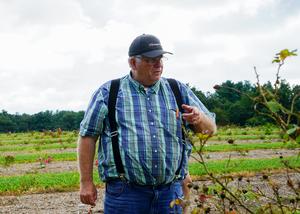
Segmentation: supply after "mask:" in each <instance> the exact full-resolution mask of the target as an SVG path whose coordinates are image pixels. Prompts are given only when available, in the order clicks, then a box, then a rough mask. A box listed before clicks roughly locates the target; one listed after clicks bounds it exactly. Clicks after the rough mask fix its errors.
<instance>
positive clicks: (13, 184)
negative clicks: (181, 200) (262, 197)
mask: <svg viewBox="0 0 300 214" xmlns="http://www.w3.org/2000/svg"><path fill="white" fill-rule="evenodd" d="M77 137H78V133H77V132H62V133H57V132H30V133H2V134H0V154H1V155H0V167H1V168H0V169H1V171H0V172H1V174H0V194H1V195H10V194H24V193H28V192H53V191H54V192H55V191H59V192H60V191H70V190H75V189H78V186H79V175H78V172H77V170H76V169H74V167H73V170H71V171H70V170H68V169H66V170H65V171H63V172H61V171H55V169H52V171H50V170H49V171H47V170H48V169H49V168H50V166H51V165H53V164H60V165H62V166H63V165H64V163H65V162H66V161H69V162H68V163H69V164H70V161H71V163H73V165H76V160H77V154H76V146H77V142H76V141H77ZM229 139H231V140H233V142H234V143H228V140H229ZM197 148H198V147H197V146H196V148H194V152H195V149H197ZM298 148H300V145H299V144H292V143H286V142H284V141H283V139H282V137H281V134H280V131H279V130H278V129H276V128H272V127H246V128H240V127H222V128H219V130H218V134H217V135H215V136H213V137H212V138H211V139H209V141H208V142H207V143H206V145H205V147H204V150H203V151H204V152H205V154H209V153H210V152H212V153H213V152H219V153H220V152H221V153H223V152H224V153H225V152H241V151H250V150H251V151H254V152H255V151H260V150H264V151H266V150H269V151H272V150H274V149H276V150H278V151H280V150H291V151H292V150H295V149H298ZM47 159H49V160H51V161H48V162H47ZM284 159H285V160H288V161H289V162H290V165H291V166H293V167H296V168H299V167H300V160H299V157H298V156H297V155H292V156H289V157H285V158H284ZM281 161H282V159H279V158H278V157H274V156H272V157H269V158H260V157H259V156H258V157H257V158H254V159H253V158H251V159H250V158H247V155H244V156H243V157H240V158H238V159H232V160H230V161H228V160H227V159H225V160H208V161H207V167H208V169H209V171H210V172H211V173H214V174H224V173H225V174H231V173H249V172H251V173H255V172H261V171H265V170H280V169H283V168H284V165H283V164H282V162H281ZM18 164H23V165H22V167H21V168H23V166H24V168H26V167H28V168H29V170H28V172H27V171H26V172H25V173H24V171H23V172H21V171H20V173H18V172H15V171H16V168H17V166H18ZM24 164H25V165H24ZM31 166H32V167H33V166H34V167H35V168H34V170H30V167H31ZM37 166H38V167H37ZM10 170H15V171H14V172H13V173H12V174H10V173H9V172H10ZM189 170H190V173H191V175H192V176H195V177H199V176H205V174H206V172H205V171H204V169H203V166H202V165H201V164H200V163H197V162H192V163H190V165H189ZM33 172H34V173H33ZM94 180H95V181H97V184H98V185H101V182H100V181H99V178H98V175H97V173H96V171H95V173H94Z"/></svg>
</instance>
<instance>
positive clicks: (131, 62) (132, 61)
mask: <svg viewBox="0 0 300 214" xmlns="http://www.w3.org/2000/svg"><path fill="white" fill-rule="evenodd" d="M128 64H129V66H130V68H131V69H132V70H136V59H135V58H133V57H132V58H129V59H128Z"/></svg>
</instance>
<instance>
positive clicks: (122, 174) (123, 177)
mask: <svg viewBox="0 0 300 214" xmlns="http://www.w3.org/2000/svg"><path fill="white" fill-rule="evenodd" d="M119 178H120V179H121V181H126V178H125V173H119Z"/></svg>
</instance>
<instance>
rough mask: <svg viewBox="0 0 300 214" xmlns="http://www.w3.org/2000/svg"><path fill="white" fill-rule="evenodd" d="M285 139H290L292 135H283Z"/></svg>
mask: <svg viewBox="0 0 300 214" xmlns="http://www.w3.org/2000/svg"><path fill="white" fill-rule="evenodd" d="M282 138H283V139H284V140H288V139H289V138H290V137H289V135H288V134H284V135H283V137H282Z"/></svg>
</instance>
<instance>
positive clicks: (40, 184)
mask: <svg viewBox="0 0 300 214" xmlns="http://www.w3.org/2000/svg"><path fill="white" fill-rule="evenodd" d="M93 177H94V181H95V182H96V184H97V185H100V184H101V182H100V180H99V177H98V174H97V172H96V171H94V175H93ZM78 188H79V173H78V172H63V173H47V174H46V173H45V174H30V175H20V176H7V177H0V195H16V194H21V193H32V192H53V191H55V192H62V191H72V190H78Z"/></svg>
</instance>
